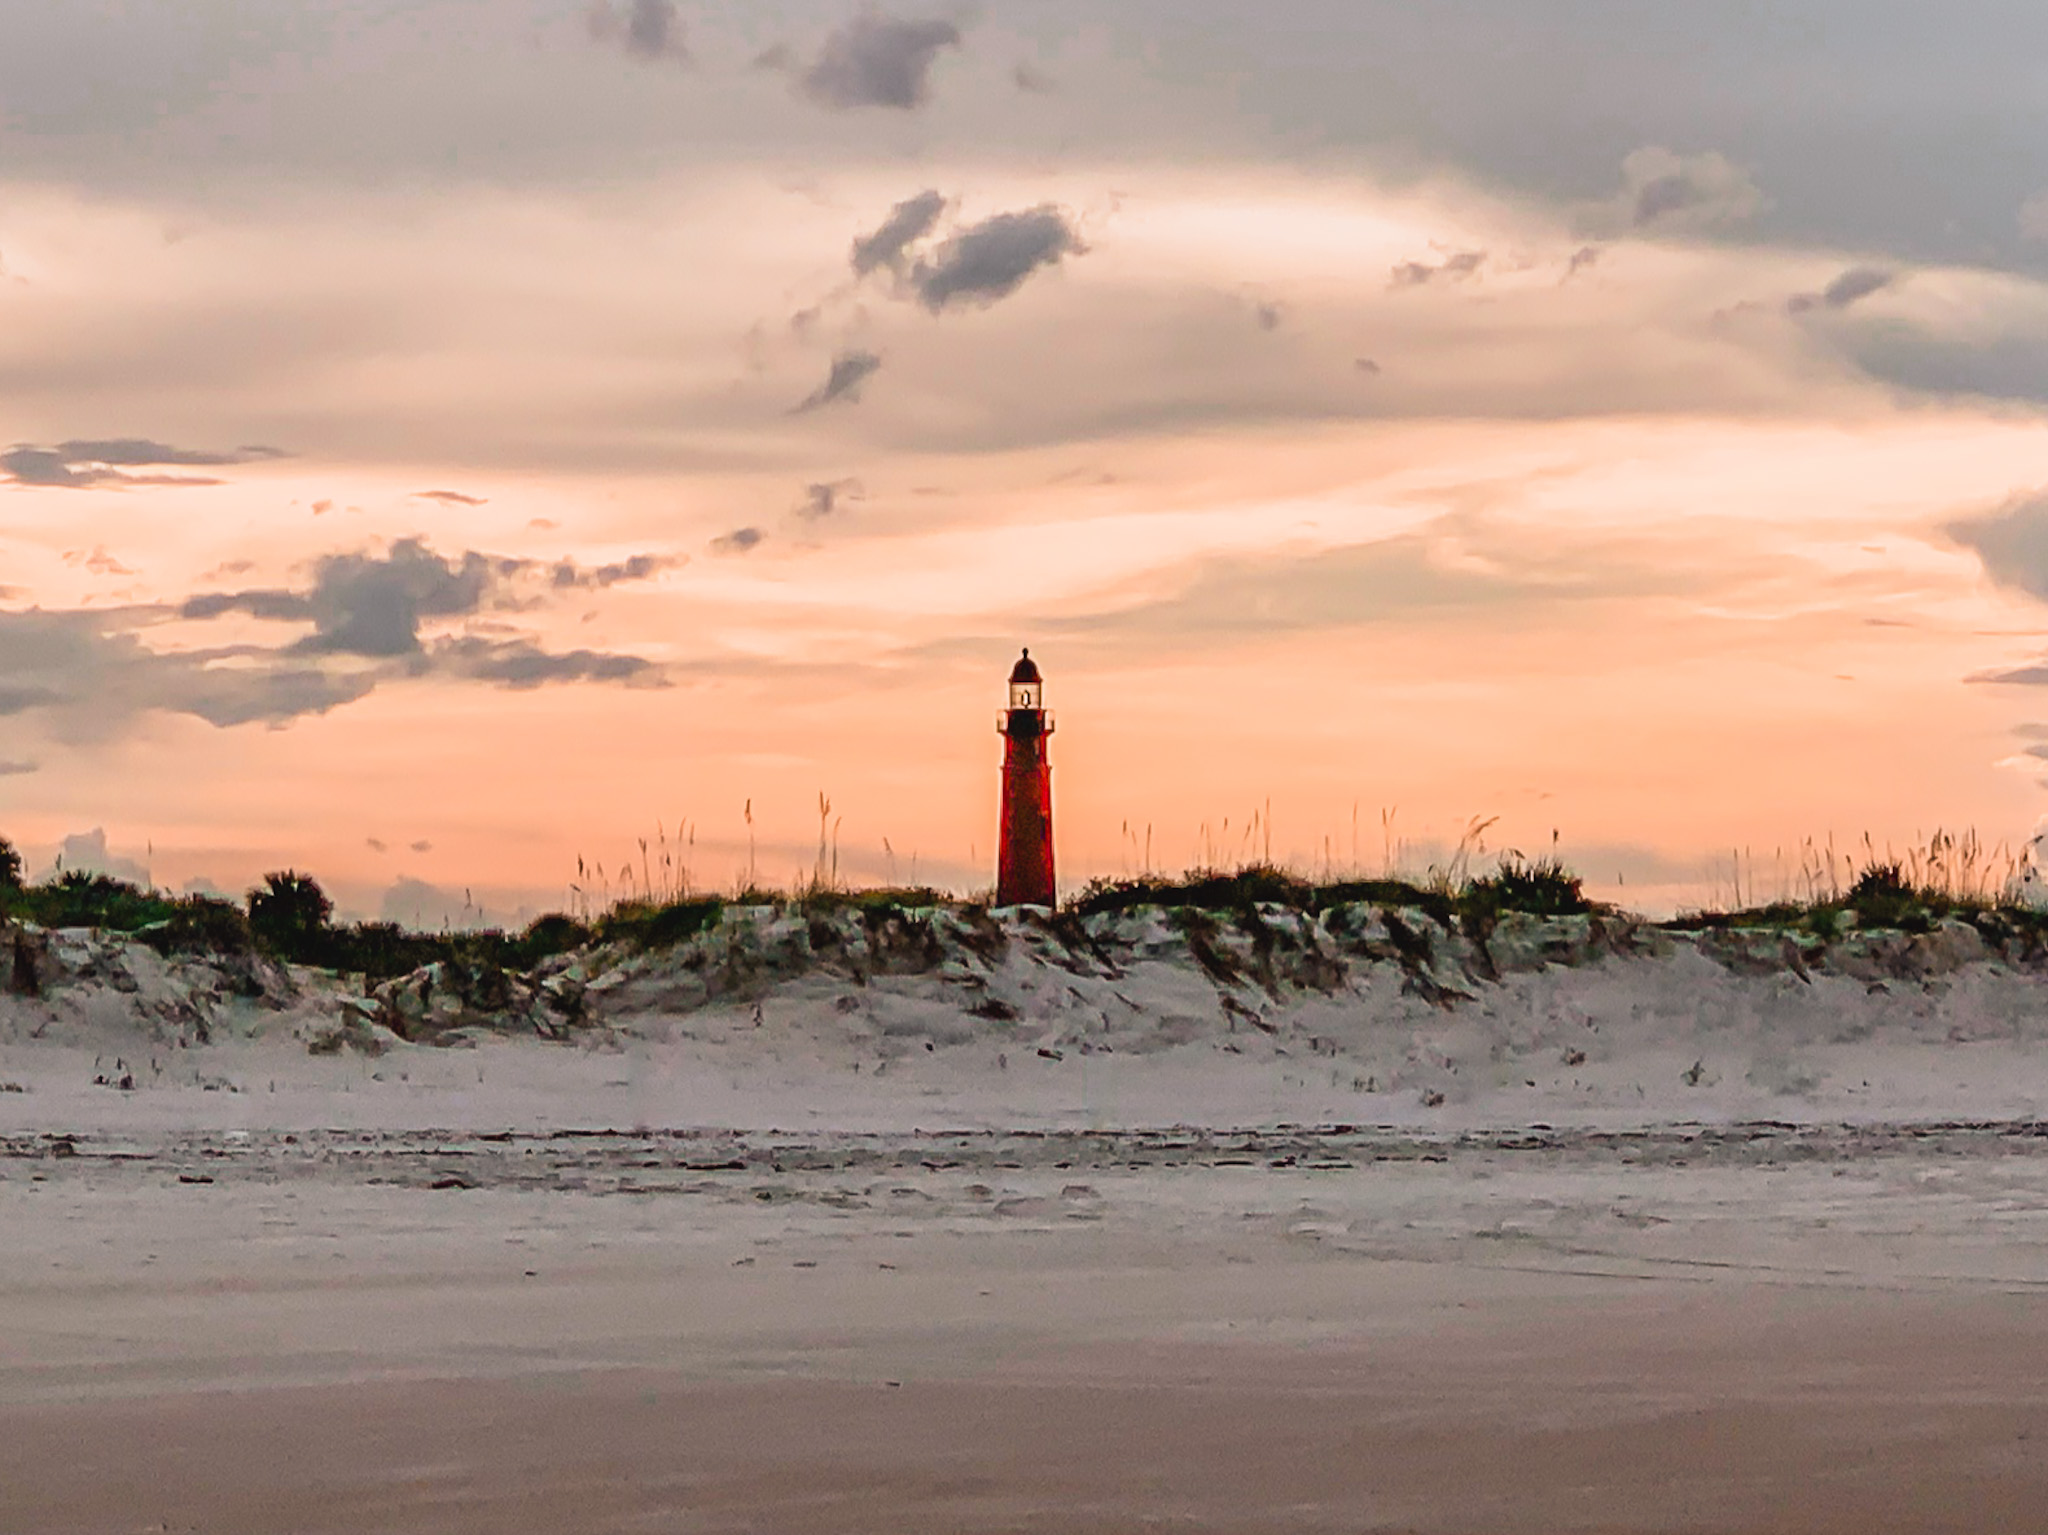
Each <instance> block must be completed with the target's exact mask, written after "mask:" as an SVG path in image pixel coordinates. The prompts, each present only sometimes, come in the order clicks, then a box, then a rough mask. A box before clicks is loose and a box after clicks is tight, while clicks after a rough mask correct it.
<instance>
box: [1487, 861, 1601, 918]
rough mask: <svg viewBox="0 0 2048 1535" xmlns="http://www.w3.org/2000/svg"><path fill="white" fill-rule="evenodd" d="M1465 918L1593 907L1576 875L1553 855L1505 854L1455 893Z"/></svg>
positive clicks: (1557, 913)
mask: <svg viewBox="0 0 2048 1535" xmlns="http://www.w3.org/2000/svg"><path fill="white" fill-rule="evenodd" d="M1458 905H1459V907H1460V908H1461V909H1462V911H1463V912H1464V914H1465V915H1466V916H1467V917H1470V918H1477V919H1480V920H1485V919H1488V918H1492V917H1497V916H1499V915H1500V914H1501V913H1502V912H1506V911H1517V912H1526V913H1527V914H1528V915H1530V916H1532V917H1572V916H1577V915H1579V914H1580V913H1582V912H1588V911H1591V910H1592V909H1593V903H1592V902H1591V901H1589V900H1587V899H1586V892H1585V888H1584V886H1583V885H1582V884H1581V883H1580V881H1579V877H1578V876H1577V875H1576V874H1574V873H1572V872H1571V870H1569V869H1567V868H1566V867H1565V866H1564V864H1563V863H1561V862H1560V861H1559V860H1557V859H1555V858H1540V859H1537V860H1535V861H1533V862H1532V861H1530V860H1528V859H1525V858H1523V857H1522V856H1521V854H1519V853H1509V854H1507V855H1505V856H1504V857H1503V858H1502V859H1501V861H1500V867H1499V868H1497V869H1495V870H1494V872H1493V873H1491V874H1489V875H1487V876H1485V877H1484V878H1483V879H1475V880H1473V881H1472V882H1471V883H1470V884H1469V885H1467V886H1466V887H1465V888H1464V889H1463V890H1462V891H1461V892H1459V895H1458Z"/></svg>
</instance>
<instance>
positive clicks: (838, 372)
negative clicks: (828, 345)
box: [794, 348, 882, 415]
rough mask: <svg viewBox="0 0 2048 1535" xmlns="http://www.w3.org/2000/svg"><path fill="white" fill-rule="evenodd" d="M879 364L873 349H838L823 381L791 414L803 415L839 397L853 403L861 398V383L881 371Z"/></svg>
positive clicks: (879, 359) (878, 358)
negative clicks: (846, 350) (838, 352)
mask: <svg viewBox="0 0 2048 1535" xmlns="http://www.w3.org/2000/svg"><path fill="white" fill-rule="evenodd" d="M881 367H882V359H881V357H880V356H879V355H878V354H876V353H874V352H869V351H865V350H862V349H860V348H855V349H854V350H852V351H848V352H841V353H840V354H839V355H838V356H837V357H834V358H833V359H832V367H831V369H830V370H829V371H828V372H827V373H826V375H825V382H824V383H822V384H820V385H819V386H818V387H817V388H816V389H813V390H812V391H811V392H810V393H809V394H808V395H806V396H805V397H804V399H803V401H802V403H800V404H799V405H798V406H797V407H796V410H795V412H794V414H796V415H803V414H804V413H806V412H808V411H813V410H819V409H821V408H823V407H824V406H827V405H831V404H833V403H835V402H837V401H840V400H844V401H846V402H847V403H849V404H851V403H853V402H854V401H856V400H858V399H859V398H860V389H861V385H863V384H865V383H866V382H867V381H868V380H869V379H870V378H873V377H874V376H875V374H876V373H878V372H880V371H881Z"/></svg>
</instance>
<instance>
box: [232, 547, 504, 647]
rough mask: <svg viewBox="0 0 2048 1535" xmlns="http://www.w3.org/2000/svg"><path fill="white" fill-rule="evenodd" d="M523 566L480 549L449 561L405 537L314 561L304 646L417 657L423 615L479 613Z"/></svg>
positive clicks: (450, 616)
mask: <svg viewBox="0 0 2048 1535" xmlns="http://www.w3.org/2000/svg"><path fill="white" fill-rule="evenodd" d="M523 568H525V562H523V561H517V560H505V559H500V558H496V557H493V556H491V555H486V554H480V553H478V552H477V551H476V550H474V549H472V550H469V551H468V552H466V553H465V554H463V555H462V556H461V557H460V558H459V559H455V560H449V559H444V558H443V557H442V556H440V555H438V554H435V553H434V552H433V551H432V550H431V549H429V548H428V547H427V546H426V544H425V543H424V542H423V541H422V540H420V539H417V538H402V539H400V540H399V541H398V542H397V543H395V544H393V545H392V546H391V551H390V553H389V554H387V555H384V556H382V557H379V556H377V555H374V554H367V553H365V554H331V555H328V556H326V557H325V558H323V559H321V560H320V561H319V562H318V563H317V564H316V565H315V566H314V570H313V585H312V589H311V590H310V591H309V592H307V593H306V594H305V605H306V612H307V616H309V617H310V618H311V619H312V620H313V633H312V634H311V635H309V636H307V637H306V638H305V639H303V640H301V641H300V642H299V644H298V646H297V648H298V649H300V650H302V651H304V652H306V653H308V654H312V655H344V656H363V657H369V658H384V657H392V656H411V655H417V654H419V653H420V650H421V644H420V624H421V622H422V621H423V620H425V619H429V618H460V617H464V616H466V615H468V614H472V613H475V612H477V611H478V610H479V609H481V608H482V607H483V605H484V603H485V601H486V599H488V598H489V597H490V596H491V595H492V592H493V587H494V584H495V583H496V582H497V581H498V580H500V579H502V578H503V577H506V576H510V575H513V574H515V573H517V572H518V571H519V570H521V569H523ZM258 616H261V615H258Z"/></svg>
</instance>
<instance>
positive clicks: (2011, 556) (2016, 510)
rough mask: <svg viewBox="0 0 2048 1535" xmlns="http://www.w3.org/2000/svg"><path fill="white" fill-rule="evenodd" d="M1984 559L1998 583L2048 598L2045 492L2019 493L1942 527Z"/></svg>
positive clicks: (2047, 505) (1986, 569) (1987, 571)
mask: <svg viewBox="0 0 2048 1535" xmlns="http://www.w3.org/2000/svg"><path fill="white" fill-rule="evenodd" d="M1943 531H1944V532H1946V533H1947V534H1948V536H1949V537H1950V538H1953V539H1954V540H1955V541H1956V542H1957V543H1959V544H1961V545H1962V546H1963V547H1964V548H1965V549H1968V550H1971V551H1972V552H1974V553H1975V554H1976V556H1977V558H1978V559H1979V560H1980V561H1982V562H1983V565H1984V574H1986V575H1987V576H1989V577H1990V578H1991V579H1992V580H1993V581H1995V582H1996V583H1997V584H1998V585H2000V586H2003V587H2006V588H2007V589H2009V590H2012V591H2018V592H2025V593H2026V594H2027V595H2028V596H2029V597H2035V598H2039V599H2040V600H2042V601H2044V602H2048V496H2043V495H2036V496H2020V497H2015V498H2014V499H2013V500H2011V501H2008V502H2006V504H2005V505H2004V506H2001V507H2000V508H1999V509H1998V510H1997V511H1995V512H1990V513H1987V514H1986V515H1984V516H1981V517H1960V518H1957V519H1956V520H1955V521H1954V522H1951V523H1950V524H1948V526H1947V527H1946V528H1945V529H1943Z"/></svg>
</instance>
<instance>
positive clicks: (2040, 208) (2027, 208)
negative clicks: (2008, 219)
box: [2019, 192, 2048, 244]
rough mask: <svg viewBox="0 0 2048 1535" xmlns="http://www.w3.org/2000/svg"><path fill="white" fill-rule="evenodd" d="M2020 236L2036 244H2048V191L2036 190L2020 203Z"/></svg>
mask: <svg viewBox="0 0 2048 1535" xmlns="http://www.w3.org/2000/svg"><path fill="white" fill-rule="evenodd" d="M2019 222H2020V236H2021V238H2023V239H2026V240H2031V241H2033V242H2034V243H2036V244H2048V192H2036V193H2035V194H2034V195H2033V196H2032V197H2030V198H2028V199H2027V200H2026V201H2025V202H2023V203H2021V204H2020V218H2019Z"/></svg>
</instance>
